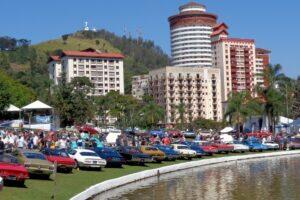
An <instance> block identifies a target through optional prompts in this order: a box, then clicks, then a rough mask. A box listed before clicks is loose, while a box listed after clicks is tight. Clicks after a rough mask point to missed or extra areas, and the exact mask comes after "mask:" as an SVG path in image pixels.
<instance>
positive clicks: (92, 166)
mask: <svg viewBox="0 0 300 200" xmlns="http://www.w3.org/2000/svg"><path fill="white" fill-rule="evenodd" d="M91 167H99V166H98V165H91Z"/></svg>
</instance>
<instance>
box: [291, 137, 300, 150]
mask: <svg viewBox="0 0 300 200" xmlns="http://www.w3.org/2000/svg"><path fill="white" fill-rule="evenodd" d="M288 145H289V148H290V149H300V138H299V137H292V138H291V140H290V142H289V144H288Z"/></svg>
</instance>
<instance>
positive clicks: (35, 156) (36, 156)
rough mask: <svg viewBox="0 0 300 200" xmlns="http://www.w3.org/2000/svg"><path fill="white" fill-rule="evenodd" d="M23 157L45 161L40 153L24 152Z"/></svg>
mask: <svg viewBox="0 0 300 200" xmlns="http://www.w3.org/2000/svg"><path fill="white" fill-rule="evenodd" d="M24 156H25V157H26V158H28V159H39V160H46V158H45V156H44V155H43V154H41V153H34V152H25V153H24Z"/></svg>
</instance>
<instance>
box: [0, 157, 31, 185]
mask: <svg viewBox="0 0 300 200" xmlns="http://www.w3.org/2000/svg"><path fill="white" fill-rule="evenodd" d="M0 177H2V178H3V180H4V181H16V182H18V183H20V185H24V182H25V180H26V179H28V178H29V173H28V171H27V169H26V168H25V167H24V165H22V164H20V163H19V161H18V159H17V158H16V157H14V156H11V155H7V154H4V155H0Z"/></svg>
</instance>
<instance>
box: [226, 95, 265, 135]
mask: <svg viewBox="0 0 300 200" xmlns="http://www.w3.org/2000/svg"><path fill="white" fill-rule="evenodd" d="M260 112H261V106H260V104H259V102H258V100H256V99H253V98H252V97H251V95H250V94H249V92H234V93H231V94H230V96H229V99H228V105H227V109H226V111H225V115H224V117H225V118H229V123H230V124H234V125H235V127H236V130H237V136H238V137H239V136H240V132H241V131H242V130H243V124H244V123H245V122H246V120H247V119H248V118H249V117H251V116H252V115H257V114H260Z"/></svg>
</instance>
